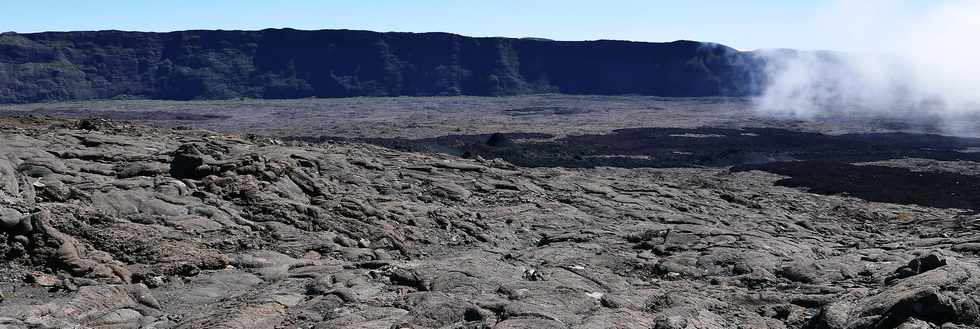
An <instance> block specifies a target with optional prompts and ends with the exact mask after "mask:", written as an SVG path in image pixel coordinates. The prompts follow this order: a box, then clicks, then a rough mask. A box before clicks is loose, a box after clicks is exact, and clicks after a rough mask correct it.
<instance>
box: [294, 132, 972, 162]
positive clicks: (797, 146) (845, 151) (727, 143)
mask: <svg viewBox="0 0 980 329" xmlns="http://www.w3.org/2000/svg"><path fill="white" fill-rule="evenodd" d="M293 139H299V140H305V141H310V142H318V141H325V140H345V139H343V138H332V137H324V138H313V139H311V138H293ZM356 141H360V142H367V143H371V144H376V145H381V146H385V147H389V148H394V149H399V150H406V151H415V152H440V153H449V154H453V155H462V156H471V157H475V156H477V155H479V156H482V157H484V158H488V159H489V158H501V159H504V160H507V161H509V162H511V163H513V164H516V165H519V166H524V167H570V168H591V167H599V166H608V167H622V168H641V167H648V168H651V167H652V168H676V167H726V166H734V165H741V164H761V163H769V162H776V161H795V160H822V161H834V162H866V161H879V160H887V159H896V158H927V159H936V160H947V161H952V160H969V161H978V160H980V153H970V152H965V151H964V150H966V149H969V148H980V139H977V138H961V137H949V136H941V135H923V134H907V133H877V134H846V135H825V134H818V133H807V132H797V131H790V130H784V129H773V128H758V129H720V128H697V129H681V128H631V129H619V130H616V131H614V132H613V133H612V134H608V135H580V136H568V137H563V138H558V139H554V136H551V135H548V134H538V133H498V134H492V135H491V134H481V135H448V136H442V137H436V138H427V139H415V140H411V139H395V138H368V139H357V140H356Z"/></svg>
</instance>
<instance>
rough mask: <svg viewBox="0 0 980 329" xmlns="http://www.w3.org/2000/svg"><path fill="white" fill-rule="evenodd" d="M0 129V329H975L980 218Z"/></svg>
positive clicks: (400, 156) (117, 130) (704, 174)
mask: <svg viewBox="0 0 980 329" xmlns="http://www.w3.org/2000/svg"><path fill="white" fill-rule="evenodd" d="M783 178H784V177H783V176H777V175H774V174H770V173H766V172H761V171H755V170H730V169H728V168H673V169H671V168H665V169H622V168H605V167H603V168H595V169H563V168H521V167H515V166H513V165H511V164H509V163H507V162H505V161H502V160H487V159H483V158H475V159H462V158H457V157H454V156H449V155H439V154H425V153H408V152H401V151H395V150H391V149H385V148H381V147H377V146H371V145H365V144H357V143H345V142H331V143H324V144H306V143H299V142H282V141H279V140H276V139H270V138H260V137H254V136H251V135H249V136H246V137H242V136H236V135H229V134H222V133H214V132H209V131H204V130H174V129H164V128H149V127H144V126H140V125H133V124H128V123H124V122H117V121H107V120H81V121H77V120H62V119H53V118H43V119H38V118H19V119H18V118H15V119H0V220H2V221H0V231H2V233H0V255H2V256H3V257H4V259H5V260H4V262H2V263H0V328H79V327H80V328H383V329H388V328H658V329H668V328H670V329H673V328H677V329H680V328H703V329H708V328H828V329H829V328H834V329H842V328H905V329H912V328H939V327H942V328H974V327H980V297H978V296H980V264H978V262H977V253H980V235H978V234H977V230H976V229H977V224H978V223H980V217H978V216H977V215H976V214H975V212H974V211H968V210H961V209H956V208H927V207H922V206H916V205H899V204H891V203H876V202H869V201H865V200H862V199H857V198H854V197H851V196H847V195H818V194H811V193H808V192H806V191H804V190H803V189H797V188H791V187H783V186H777V185H776V184H775V183H776V182H777V181H780V180H781V179H783Z"/></svg>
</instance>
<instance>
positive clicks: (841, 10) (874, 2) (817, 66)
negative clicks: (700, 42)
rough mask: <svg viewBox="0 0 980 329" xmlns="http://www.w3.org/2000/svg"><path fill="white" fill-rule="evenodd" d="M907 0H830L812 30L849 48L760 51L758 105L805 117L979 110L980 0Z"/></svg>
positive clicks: (947, 113) (837, 45)
mask: <svg viewBox="0 0 980 329" xmlns="http://www.w3.org/2000/svg"><path fill="white" fill-rule="evenodd" d="M903 2H904V5H907V4H908V2H905V1H899V0H853V1H847V0H838V1H836V2H835V3H834V4H833V5H832V6H830V7H828V9H827V11H826V12H824V13H822V14H821V15H819V16H818V18H817V19H816V20H815V23H814V25H813V30H814V31H815V32H817V33H822V34H820V35H817V37H820V38H825V40H824V41H825V43H826V44H828V45H831V46H832V47H834V48H835V49H843V50H845V51H844V52H833V53H830V52H798V51H789V50H768V51H760V52H759V54H760V55H761V56H762V57H763V58H765V59H766V61H767V62H768V64H767V75H768V82H767V85H766V87H765V89H764V92H763V95H762V96H761V97H759V99H758V100H757V106H756V107H757V109H758V110H760V111H762V112H764V113H768V114H773V115H779V116H787V117H793V118H802V119H807V118H815V117H822V116H836V115H841V114H859V115H864V114H867V115H881V116H901V117H910V116H911V117H922V116H932V117H941V118H956V117H966V116H975V115H978V114H980V42H977V41H976V40H977V37H978V35H980V1H978V0H961V1H945V2H942V3H941V4H938V5H934V6H929V7H924V8H923V9H924V10H923V11H921V12H909V11H908V10H907V9H908V7H907V6H905V7H903ZM937 2H938V1H937ZM925 3H926V4H935V3H934V2H932V1H926V2H925ZM900 8H904V9H906V10H905V11H902V10H900ZM817 41H819V40H817ZM950 120H952V119H950ZM944 121H949V120H944ZM946 124H947V125H952V126H955V122H946ZM947 128H952V129H955V127H947Z"/></svg>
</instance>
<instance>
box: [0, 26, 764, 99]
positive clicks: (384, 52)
mask: <svg viewBox="0 0 980 329" xmlns="http://www.w3.org/2000/svg"><path fill="white" fill-rule="evenodd" d="M761 68H762V64H761V59H759V58H757V57H755V56H753V55H752V54H750V53H743V52H738V51H737V50H734V49H732V48H728V47H725V46H721V45H716V44H707V43H699V42H691V41H677V42H671V43H641V42H627V41H576V42H562V41H547V40H539V39H508V38H470V37H464V36H459V35H454V34H447V33H421V34H413V33H376V32H369V31H349V30H321V31H298V30H288V29H287V30H262V31H180V32H172V33H146V32H121V31H98V32H49V33H35V34H15V33H6V34H2V35H0V102H2V103H23V102H36V101H52V100H78V99H93V98H113V97H122V96H135V97H145V98H159V99H178V100H183V99H211V98H215V99H218V98H235V97H254V98H298V97H310V96H316V97H348V96H400V95H412V96H424V95H512V94H527V93H542V92H560V93H568V94H641V95H658V96H744V95H751V94H754V93H756V92H757V91H758V86H759V81H760V80H761V76H762V74H761V72H762V69H761Z"/></svg>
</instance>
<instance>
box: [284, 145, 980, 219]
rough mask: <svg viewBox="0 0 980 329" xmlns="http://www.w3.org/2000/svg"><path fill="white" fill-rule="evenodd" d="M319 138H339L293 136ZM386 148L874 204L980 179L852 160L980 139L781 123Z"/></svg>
mask: <svg viewBox="0 0 980 329" xmlns="http://www.w3.org/2000/svg"><path fill="white" fill-rule="evenodd" d="M297 139H301V140H305V141H311V142H318V141H324V140H343V139H340V138H330V137H325V138H319V139H309V138H297ZM357 141H360V142H367V143H371V144H376V145H381V146H385V147H389V148H394V149H400V150H406V151H415V152H440V153H449V154H454V155H462V156H467V157H476V156H481V157H484V158H488V159H489V158H501V159H504V160H507V161H509V162H511V163H513V164H516V165H519V166H525V167H572V168H591V167H598V166H609V167H623V168H640V167H653V168H668V167H727V166H735V167H734V168H733V171H745V170H763V171H768V172H772V173H776V174H780V175H786V176H790V178H788V179H785V180H782V181H779V182H778V184H779V185H784V186H791V187H806V188H809V189H810V191H812V192H814V193H821V194H841V193H847V194H849V195H852V196H855V197H859V198H862V199H865V200H870V201H880V202H890V203H900V204H919V205H924V206H932V207H940V208H963V209H980V177H975V176H967V175H960V174H954V173H922V172H913V171H909V170H907V169H901V168H891V167H882V166H855V165H851V164H849V163H854V162H869V161H880V160H887V159H901V158H926V159H935V160H944V161H953V160H966V161H980V153H976V152H967V151H966V150H968V149H972V148H978V147H980V139H976V138H961V137H950V136H941V135H926V134H907V133H876V134H845V135H825V134H818V133H807V132H797V131H790V130H783V129H771V128H759V129H719V128H698V129H680V128H635V129H620V130H616V131H614V132H613V133H612V134H608V135H581V136H568V137H563V138H558V139H555V138H554V136H551V135H547V134H535V133H497V134H482V135H449V136H442V137H437V138H427V139H417V140H410V139H382V138H374V139H358V140H357Z"/></svg>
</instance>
